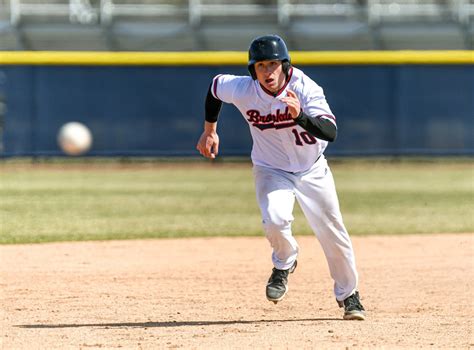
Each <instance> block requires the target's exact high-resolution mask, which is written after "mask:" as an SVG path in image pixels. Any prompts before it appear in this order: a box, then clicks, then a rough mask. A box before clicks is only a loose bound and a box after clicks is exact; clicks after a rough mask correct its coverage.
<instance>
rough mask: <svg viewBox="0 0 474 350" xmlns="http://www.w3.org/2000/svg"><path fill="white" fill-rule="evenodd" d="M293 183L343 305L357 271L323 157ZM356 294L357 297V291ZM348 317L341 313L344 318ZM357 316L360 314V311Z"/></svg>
mask: <svg viewBox="0 0 474 350" xmlns="http://www.w3.org/2000/svg"><path fill="white" fill-rule="evenodd" d="M295 187H296V188H295V194H296V198H297V200H298V203H299V204H300V206H301V209H302V210H303V213H304V214H305V216H306V218H307V220H308V222H309V224H310V226H311V228H312V229H313V231H314V233H315V234H316V236H317V238H318V240H319V242H320V243H321V246H322V248H323V251H324V254H325V256H326V259H327V262H328V265H329V270H330V273H331V277H332V278H333V280H334V294H335V296H336V300H337V301H338V303H340V306H345V305H344V301H346V300H348V301H347V302H349V301H352V299H354V298H355V297H354V295H355V293H356V291H357V284H358V274H357V270H356V264H355V257H354V250H353V247H352V243H351V240H350V237H349V234H348V232H347V230H346V228H345V226H344V223H343V220H342V215H341V212H340V208H339V201H338V198H337V193H336V188H335V184H334V179H333V176H332V173H331V170H330V169H329V166H328V164H327V161H326V159H324V158H322V159H320V160H319V161H318V162H317V163H316V164H315V165H314V166H313V168H312V169H311V170H310V171H308V172H307V173H305V174H302V175H300V178H299V181H296V182H295ZM356 296H357V300H358V294H357V295H356ZM348 298H352V299H348ZM354 302H355V300H354ZM341 303H342V305H341ZM359 304H360V302H359ZM353 306H354V305H352V306H351V307H353ZM360 307H361V308H362V305H360ZM347 310H348V309H347V307H346V311H347ZM361 311H363V308H362V310H361ZM349 317H350V316H348V315H345V318H349ZM358 317H359V318H362V317H363V312H361V313H360V315H359V316H358ZM354 318H356V317H354Z"/></svg>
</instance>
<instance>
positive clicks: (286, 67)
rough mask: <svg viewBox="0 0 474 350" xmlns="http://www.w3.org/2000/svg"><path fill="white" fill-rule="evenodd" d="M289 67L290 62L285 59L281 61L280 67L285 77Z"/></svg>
mask: <svg viewBox="0 0 474 350" xmlns="http://www.w3.org/2000/svg"><path fill="white" fill-rule="evenodd" d="M290 67H291V63H290V62H288V61H286V60H285V61H283V62H282V63H281V69H282V71H283V73H285V76H286V77H288V72H289V71H290Z"/></svg>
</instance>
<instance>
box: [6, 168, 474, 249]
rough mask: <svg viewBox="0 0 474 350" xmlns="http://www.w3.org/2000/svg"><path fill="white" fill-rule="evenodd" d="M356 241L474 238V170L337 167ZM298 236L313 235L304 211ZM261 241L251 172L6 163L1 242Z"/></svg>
mask: <svg viewBox="0 0 474 350" xmlns="http://www.w3.org/2000/svg"><path fill="white" fill-rule="evenodd" d="M331 164H332V169H333V173H334V176H335V180H336V185H337V189H338V194H339V199H340V203H341V209H342V213H343V217H344V221H345V223H346V226H347V227H348V229H349V232H350V233H351V234H352V235H356V234H404V233H434V232H436V233H446V232H450V233H454V232H474V224H473V219H472V217H473V213H474V211H473V206H474V202H473V199H474V196H473V194H474V189H473V184H474V165H473V162H472V161H470V160H467V161H466V160H463V161H453V162H450V161H443V162H415V161H408V162H387V161H385V162H374V161H367V160H366V161H354V160H351V161H346V162H339V161H337V162H332V163H331ZM293 227H294V232H295V234H297V235H304V234H311V230H310V229H309V226H308V225H307V223H306V221H305V219H304V217H303V215H302V214H301V211H300V210H299V208H296V210H295V222H294V225H293ZM245 235H262V229H261V224H260V212H259V209H258V207H257V203H256V199H255V194H254V184H253V178H252V172H251V166H250V164H248V163H243V164H228V163H223V164H215V165H208V164H207V163H196V162H189V163H188V164H186V163H179V164H169V163H148V164H140V163H137V164H126V165H123V164H120V163H111V162H105V163H103V164H101V163H93V164H88V163H85V164H80V163H71V164H68V163H64V164H55V163H50V164H48V163H45V164H36V165H35V164H32V165H28V164H16V163H9V162H4V163H0V243H3V244H5V243H32V242H48V241H71V240H103V239H130V238H151V237H189V236H201V237H204V236H245Z"/></svg>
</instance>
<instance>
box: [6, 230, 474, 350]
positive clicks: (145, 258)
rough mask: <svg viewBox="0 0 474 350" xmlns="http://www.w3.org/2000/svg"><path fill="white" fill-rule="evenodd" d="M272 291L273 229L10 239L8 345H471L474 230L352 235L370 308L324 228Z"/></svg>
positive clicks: (306, 240) (305, 243) (306, 241)
mask: <svg viewBox="0 0 474 350" xmlns="http://www.w3.org/2000/svg"><path fill="white" fill-rule="evenodd" d="M298 242H299V243H300V247H301V253H300V257H299V265H298V269H297V270H296V272H295V273H294V274H293V275H291V277H290V292H289V293H288V295H287V297H286V299H285V300H283V301H282V302H281V303H279V304H278V305H274V304H272V303H270V302H268V301H267V300H266V299H265V292H264V291H265V288H264V286H265V283H266V280H267V278H268V275H269V273H270V270H271V262H270V259H269V254H270V248H269V246H268V243H267V241H266V240H265V238H263V237H259V238H209V239H181V240H142V241H111V242H85V243H55V244H42V245H11V246H0V262H1V280H0V283H1V286H0V287H1V312H2V315H1V325H0V327H1V328H0V329H1V338H0V348H2V349H94V348H127V349H142V348H143V349H154V348H170V349H173V348H185V349H189V348H191V349H194V348H199V349H210V348H212V349H225V348H242V349H246V348H255V349H262V348H263V349H270V348H272V349H305V348H307V349H310V348H318V349H326V348H337V349H344V348H355V349H357V348H457V349H459V348H466V349H467V348H470V347H474V339H473V321H472V315H473V311H474V310H473V303H472V300H473V299H472V298H473V297H472V295H473V292H474V289H473V285H474V265H473V264H474V254H473V247H474V245H473V235H469V234H464V235H454V234H453V235H412V236H397V237H395V236H390V237H376V236H371V237H354V238H353V243H354V246H355V251H356V256H357V262H358V269H359V272H360V281H361V284H360V291H361V295H362V302H363V304H364V306H365V307H366V309H367V310H368V312H367V314H368V319H367V320H366V321H364V322H360V321H359V322H357V321H343V320H342V319H341V316H342V312H341V310H340V309H339V308H338V307H337V305H336V302H335V300H334V299H333V296H332V281H331V279H330V277H329V274H328V268H327V264H326V261H325V259H324V257H323V255H322V251H321V248H320V246H319V245H318V243H317V240H316V239H315V238H314V237H306V236H305V237H298Z"/></svg>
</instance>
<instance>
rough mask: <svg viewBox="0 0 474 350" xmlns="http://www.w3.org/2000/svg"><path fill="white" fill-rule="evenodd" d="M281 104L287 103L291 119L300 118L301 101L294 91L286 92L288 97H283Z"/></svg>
mask: <svg viewBox="0 0 474 350" xmlns="http://www.w3.org/2000/svg"><path fill="white" fill-rule="evenodd" d="M280 101H281V102H283V103H286V105H287V106H288V113H289V114H290V116H291V118H293V119H295V118H296V117H297V116H299V114H300V111H301V105H300V100H298V97H297V96H296V94H295V93H294V91H291V90H286V97H283V98H282V99H281V100H280Z"/></svg>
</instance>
